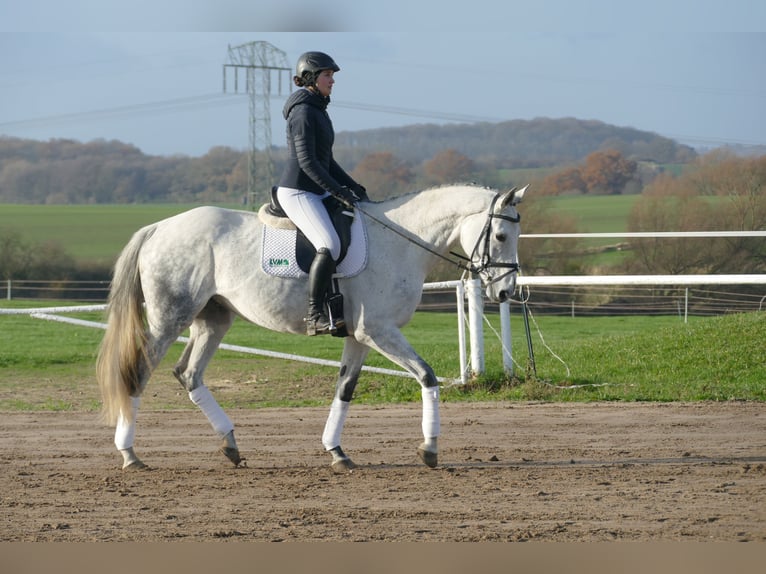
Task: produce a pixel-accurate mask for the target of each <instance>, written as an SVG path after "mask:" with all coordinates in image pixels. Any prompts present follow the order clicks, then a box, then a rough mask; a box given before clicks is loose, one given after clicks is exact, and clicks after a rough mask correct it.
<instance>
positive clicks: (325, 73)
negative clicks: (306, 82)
mask: <svg viewBox="0 0 766 574" xmlns="http://www.w3.org/2000/svg"><path fill="white" fill-rule="evenodd" d="M333 74H335V72H333V71H332V70H322V71H321V72H320V73H319V76H317V79H316V82H315V85H316V89H317V92H319V93H320V94H321V95H323V96H324V97H325V98H326V97H329V95H330V94H331V93H332V85H333V84H334V83H335V79H334V78H333Z"/></svg>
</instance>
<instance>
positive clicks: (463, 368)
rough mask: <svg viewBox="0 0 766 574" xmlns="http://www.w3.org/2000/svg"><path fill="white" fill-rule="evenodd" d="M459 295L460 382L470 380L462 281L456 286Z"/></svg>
mask: <svg viewBox="0 0 766 574" xmlns="http://www.w3.org/2000/svg"><path fill="white" fill-rule="evenodd" d="M455 294H456V296H457V340H458V344H459V345H460V382H461V383H463V384H464V385H465V384H466V383H467V382H468V365H467V363H468V360H467V357H466V352H465V287H464V286H463V282H462V281H460V282H458V284H457V285H456V286H455Z"/></svg>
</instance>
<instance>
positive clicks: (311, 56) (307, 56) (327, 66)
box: [293, 52, 340, 86]
mask: <svg viewBox="0 0 766 574" xmlns="http://www.w3.org/2000/svg"><path fill="white" fill-rule="evenodd" d="M322 70H332V71H333V72H337V71H338V70H340V68H339V67H338V64H336V63H335V60H333V59H332V58H331V57H330V56H328V55H327V54H325V53H324V52H305V53H303V54H301V57H300V58H298V63H297V64H296V65H295V77H294V78H293V81H294V82H295V84H296V85H297V86H313V85H314V83H315V82H316V79H317V76H318V75H319V74H320V72H321V71H322Z"/></svg>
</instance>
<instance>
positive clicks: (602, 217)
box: [545, 195, 641, 241]
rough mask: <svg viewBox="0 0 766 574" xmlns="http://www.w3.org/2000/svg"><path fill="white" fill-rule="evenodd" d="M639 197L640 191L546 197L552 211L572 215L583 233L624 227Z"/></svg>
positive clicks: (626, 226)
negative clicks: (624, 193)
mask: <svg viewBox="0 0 766 574" xmlns="http://www.w3.org/2000/svg"><path fill="white" fill-rule="evenodd" d="M640 197H641V196H640V195H567V196H560V197H553V198H550V199H546V200H545V201H546V202H548V203H549V204H550V207H551V209H552V211H553V212H554V213H560V214H562V215H569V216H571V217H574V218H575V220H576V221H577V225H578V228H579V231H580V232H582V233H608V232H614V233H616V232H620V231H627V229H628V215H630V210H631V209H633V206H634V205H635V203H636V202H637V201H638V200H639V199H640ZM610 241H614V240H610Z"/></svg>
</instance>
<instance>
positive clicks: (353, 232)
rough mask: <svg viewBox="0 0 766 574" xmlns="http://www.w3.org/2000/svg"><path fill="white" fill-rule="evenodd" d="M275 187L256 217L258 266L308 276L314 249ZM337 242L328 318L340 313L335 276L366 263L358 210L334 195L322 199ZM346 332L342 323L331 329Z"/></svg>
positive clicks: (363, 229)
mask: <svg viewBox="0 0 766 574" xmlns="http://www.w3.org/2000/svg"><path fill="white" fill-rule="evenodd" d="M276 190H277V188H276V187H273V188H272V189H271V200H270V202H269V203H266V204H264V205H262V206H261V208H260V210H259V211H258V217H259V219H260V221H261V223H263V238H262V241H261V245H262V252H261V268H262V269H263V271H264V272H265V273H267V274H269V275H273V276H275V277H284V278H292V279H300V278H306V277H308V273H309V269H310V268H311V263H312V261H313V260H314V256H315V255H316V250H315V249H314V246H313V245H312V244H311V242H310V241H309V240H308V239H306V236H305V235H304V234H303V232H302V231H301V230H300V229H298V228H297V227H296V226H295V224H294V223H293V222H292V221H291V220H290V219H289V218H288V217H287V215H286V214H285V212H284V210H283V209H282V207H281V206H280V205H279V200H278V199H277V194H276ZM323 202H324V204H325V207H326V208H327V212H328V214H329V215H330V219H331V220H332V222H333V226H334V227H335V230H336V231H337V233H338V237H339V238H340V242H341V253H340V257H339V259H338V264H337V267H336V270H335V273H334V274H333V280H332V282H331V287H330V290H329V292H328V295H327V299H326V304H327V307H328V311H329V316H330V319H331V321H332V322H333V323H334V322H335V318H340V317H342V316H343V296H342V294H341V293H340V288H339V285H338V279H340V278H347V277H353V276H355V275H358V274H359V273H361V271H362V270H363V269H364V268H365V267H366V266H367V230H366V227H365V225H364V220H363V218H362V217H361V214H355V213H354V212H352V211H351V210H350V209H349V208H347V207H346V206H344V205H343V204H342V203H340V202H339V201H338V200H337V199H335V198H334V197H328V198H326V199H324V200H323ZM332 334H333V335H335V336H338V337H345V336H347V332H346V330H345V327H343V328H342V329H339V330H338V331H333V332H332Z"/></svg>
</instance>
